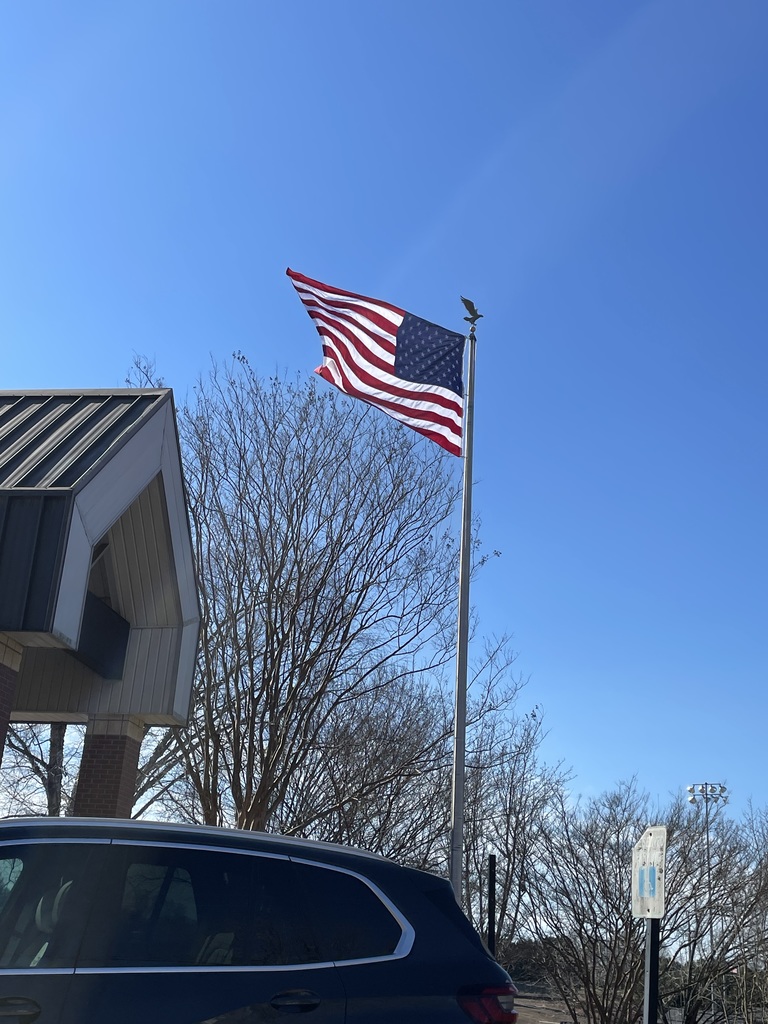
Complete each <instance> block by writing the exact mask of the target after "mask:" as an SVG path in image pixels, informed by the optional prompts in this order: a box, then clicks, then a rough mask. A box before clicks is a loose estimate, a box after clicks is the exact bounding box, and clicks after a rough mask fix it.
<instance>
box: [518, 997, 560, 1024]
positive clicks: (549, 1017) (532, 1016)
mask: <svg viewBox="0 0 768 1024" xmlns="http://www.w3.org/2000/svg"><path fill="white" fill-rule="evenodd" d="M515 1008H516V1010H517V1024H561V1021H569V1022H570V1019H571V1018H570V1016H569V1014H568V1011H567V1010H566V1009H565V1007H564V1006H563V1004H562V1003H559V1002H557V1001H556V1000H554V999H542V998H540V997H538V996H526V995H525V994H524V993H523V994H521V995H519V996H518V997H517V999H516V1000H515Z"/></svg>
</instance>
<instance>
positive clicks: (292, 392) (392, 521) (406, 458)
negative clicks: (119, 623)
mask: <svg viewBox="0 0 768 1024" xmlns="http://www.w3.org/2000/svg"><path fill="white" fill-rule="evenodd" d="M179 424H180V436H181V442H182V449H183V455H184V461H185V475H186V481H187V488H188V498H189V508H190V515H191V520H192V531H193V540H194V544H195V550H196V558H197V566H198V573H199V583H200V593H201V603H202V634H201V644H200V655H199V659H198V665H197V675H196V685H195V699H194V706H193V710H192V717H191V720H190V724H189V727H188V728H187V729H185V730H182V731H180V732H172V733H169V734H167V735H165V736H163V737H162V738H161V739H160V740H159V742H158V743H157V744H156V745H155V746H154V747H153V749H152V750H151V753H150V754H149V756H148V758H147V760H146V762H145V764H144V766H143V768H144V772H143V775H142V806H143V807H144V808H148V807H149V806H150V805H151V801H153V800H154V801H155V802H160V803H162V804H163V805H164V806H165V807H169V806H171V805H173V806H175V807H176V808H177V809H182V806H183V813H185V814H187V815H191V816H195V817H198V816H199V818H200V819H202V820H203V821H206V822H209V823H215V824H221V823H235V824H237V825H239V826H241V827H246V828H272V827H278V826H279V827H280V828H281V829H283V830H285V831H294V832H303V833H306V832H307V831H308V830H311V829H313V828H315V829H319V830H321V831H323V832H324V833H325V834H329V833H331V832H332V831H333V829H332V826H331V819H334V816H335V822H336V825H335V827H336V829H337V835H338V836H339V837H341V836H346V837H347V838H351V837H352V834H353V833H354V834H355V835H357V836H360V835H362V834H363V833H364V832H365V829H366V828H367V829H368V830H369V833H370V830H371V829H373V828H374V823H375V822H379V826H378V835H379V836H380V837H381V836H383V835H384V834H385V833H386V834H387V835H388V836H389V839H388V843H389V845H390V846H391V845H392V844H393V843H394V842H395V839H394V836H395V833H394V831H392V830H391V829H390V830H389V831H387V830H386V829H385V827H384V824H383V822H384V819H383V817H382V810H381V807H380V809H379V811H377V812H376V813H374V811H373V805H374V804H375V802H376V801H379V802H380V803H381V802H382V801H384V802H385V803H386V801H385V799H384V794H385V793H386V792H388V793H389V802H390V803H391V805H392V806H391V807H389V810H388V814H389V816H390V819H391V818H392V815H393V812H394V808H395V807H396V806H397V800H398V799H400V798H404V797H403V793H404V791H403V790H402V787H403V786H404V785H405V784H406V782H408V783H409V784H410V785H411V786H412V787H414V786H415V785H416V782H415V780H416V779H417V778H420V777H423V776H424V774H425V765H434V764H436V763H437V761H438V760H440V761H441V763H442V761H444V758H445V744H446V735H447V731H448V730H447V721H446V714H447V713H446V709H445V705H444V700H443V696H442V693H441V690H440V685H439V682H440V677H441V670H442V667H443V666H444V665H445V664H446V662H448V661H450V660H451V659H452V657H453V644H454V636H455V593H456V571H457V557H456V545H455V541H454V534H455V530H454V529H453V517H454V508H455V504H456V500H457V496H458V480H457V479H455V478H454V476H453V475H452V473H451V469H452V468H453V467H452V465H450V464H449V462H448V460H446V458H445V457H444V456H443V455H442V453H440V452H439V450H438V449H437V448H435V446H433V445H428V444H426V443H425V442H424V441H423V440H422V439H420V438H419V437H418V435H416V434H412V433H411V432H409V431H406V430H403V428H402V427H400V426H399V425H397V424H395V423H393V422H392V421H390V420H389V419H387V418H386V417H383V416H381V415H379V414H377V413H375V412H372V411H371V410H369V409H368V408H367V407H366V406H364V405H361V404H360V403H350V402H348V401H346V400H344V399H343V398H341V397H339V396H337V394H336V393H335V392H333V391H330V390H326V389H322V388H315V386H314V384H312V383H308V384H292V383H289V382H285V381H281V380H276V379H273V380H269V381H264V380H262V379H260V378H258V377H257V376H256V374H255V373H253V371H252V370H251V368H250V367H249V366H248V364H247V362H246V361H245V360H243V359H240V360H239V361H236V362H235V363H234V364H233V365H232V366H229V367H227V368H226V369H221V368H217V367H214V368H213V370H212V371H211V373H210V375H209V377H208V378H207V379H206V380H205V381H200V383H199V384H198V386H197V388H196V394H195V399H194V401H193V402H192V403H191V404H190V405H189V406H187V407H185V408H183V409H182V410H181V411H180V416H179ZM510 660H511V653H510V651H509V644H508V641H507V640H506V639H502V640H501V641H500V642H499V643H498V644H496V645H495V647H494V653H493V658H492V660H491V661H489V662H488V663H487V666H486V668H485V669H484V670H483V671H481V673H480V674H481V676H482V675H483V672H485V675H486V677H487V679H489V678H490V677H491V676H494V675H498V674H503V672H504V671H505V670H506V668H507V667H508V665H509V662H510ZM487 679H486V682H487ZM484 686H485V682H484V681H483V679H481V680H480V681H479V683H478V688H477V689H478V692H479V693H482V692H483V688H484ZM406 709H407V711H408V713H407V715H406V714H405V710H406ZM398 713H400V720H401V722H402V727H401V729H400V731H399V733H398V732H397V731H396V730H390V731H389V734H388V738H387V741H386V742H382V743H377V744H376V745H375V747H373V746H369V747H368V748H367V749H368V753H369V755H370V754H371V753H374V754H375V755H376V758H372V759H371V761H370V763H369V764H368V765H367V767H366V771H365V772H362V771H360V770H358V769H359V765H360V759H361V757H362V756H363V754H362V751H363V750H365V749H366V743H369V742H370V743H372V733H371V723H372V722H374V721H378V722H379V723H381V721H382V720H383V718H384V717H385V716H386V715H392V716H393V717H394V719H397V715H398ZM366 717H367V719H368V721H367V722H366V721H365V720H366ZM357 719H360V720H357ZM408 727H410V728H411V730H412V731H411V733H410V734H408V733H407V732H406V731H405V730H406V729H407V728H408ZM430 729H431V730H432V733H431V734H430V735H429V737H428V738H427V737H426V732H425V730H426V731H429V730H430ZM366 732H367V736H368V738H367V739H366ZM379 735H380V737H382V738H383V737H384V736H385V732H383V731H382V730H381V729H379ZM422 741H423V744H425V745H423V746H422V749H419V743H420V742H422ZM342 750H347V751H349V752H350V756H349V757H348V758H347V763H346V765H342V759H341V756H340V755H341V752H342ZM331 752H333V756H331ZM356 764H357V768H356V767H355V765H356ZM320 768H322V771H320V770H319V769H320ZM169 773H170V775H169ZM352 780H354V785H353V784H352ZM190 786H191V787H192V788H193V790H194V798H193V799H189V798H190V793H189V787H190ZM180 792H183V794H184V795H183V798H181V799H180V797H179V794H180ZM321 794H322V799H321ZM350 801H355V806H356V807H357V808H358V809H359V815H358V818H357V819H356V821H355V822H354V824H352V823H351V822H350V820H349V808H350V807H351V806H352V804H351V802H350ZM382 806H383V804H382ZM441 813H442V811H441ZM366 815H367V819H368V824H367V826H365V825H364V821H365V816H366ZM321 820H323V824H322V826H321V825H320V824H319V823H320V821H321ZM397 842H398V843H399V844H400V846H401V847H402V846H403V845H407V844H408V843H409V842H411V840H408V839H406V837H405V835H404V836H402V837H401V838H400V839H399V840H397ZM378 845H382V843H381V842H380V841H379V842H378Z"/></svg>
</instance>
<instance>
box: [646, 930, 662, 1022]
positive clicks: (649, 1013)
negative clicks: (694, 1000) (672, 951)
mask: <svg viewBox="0 0 768 1024" xmlns="http://www.w3.org/2000/svg"><path fill="white" fill-rule="evenodd" d="M660 929H661V921H660V920H659V918H658V917H649V918H647V919H646V922H645V986H644V993H645V994H644V999H643V1024H657V1020H658V1016H659V932H660Z"/></svg>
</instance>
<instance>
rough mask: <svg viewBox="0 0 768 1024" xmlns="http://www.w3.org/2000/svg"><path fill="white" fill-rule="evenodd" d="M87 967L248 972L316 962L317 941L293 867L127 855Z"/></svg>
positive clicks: (183, 853) (200, 856) (172, 850)
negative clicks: (301, 903)
mask: <svg viewBox="0 0 768 1024" xmlns="http://www.w3.org/2000/svg"><path fill="white" fill-rule="evenodd" d="M110 858H111V861H112V863H111V866H110V869H109V873H108V878H107V883H106V885H105V886H104V893H105V900H103V901H101V903H100V906H99V909H98V912H97V916H96V919H95V920H94V922H93V925H92V927H89V929H88V936H87V937H86V942H85V946H84V949H83V954H82V956H81V957H80V959H79V964H80V965H81V966H84V967H198V968H205V967H243V966H269V965H273V966H274V965H285V964H296V963H314V962H317V961H318V959H319V954H318V948H317V942H316V940H315V936H314V933H313V931H312V929H311V927H310V926H309V924H308V922H307V920H306V915H304V914H303V913H302V910H301V908H300V907H299V905H298V894H297V893H296V886H295V884H294V881H293V878H292V865H291V863H290V861H288V860H287V859H279V858H273V857H261V856H249V855H243V854H238V853H230V852H223V851H218V850H210V849H206V850H201V849H190V848H185V847H171V846H168V847H163V846H127V845H125V846H121V845H115V846H114V847H113V848H112V849H111V850H110Z"/></svg>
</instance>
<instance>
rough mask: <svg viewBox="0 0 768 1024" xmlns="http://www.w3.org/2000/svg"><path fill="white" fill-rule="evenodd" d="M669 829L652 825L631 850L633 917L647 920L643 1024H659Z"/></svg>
mask: <svg viewBox="0 0 768 1024" xmlns="http://www.w3.org/2000/svg"><path fill="white" fill-rule="evenodd" d="M666 852H667V830H666V828H665V826H664V825H652V826H651V827H650V828H647V829H646V830H645V832H644V833H643V836H642V838H641V839H640V840H639V841H638V842H637V843H635V848H634V849H633V851H632V915H633V916H634V917H642V918H644V919H645V984H644V988H643V993H644V995H643V1024H657V1020H658V1012H659V933H660V929H661V919H662V917H663V916H664V869H665V858H666Z"/></svg>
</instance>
